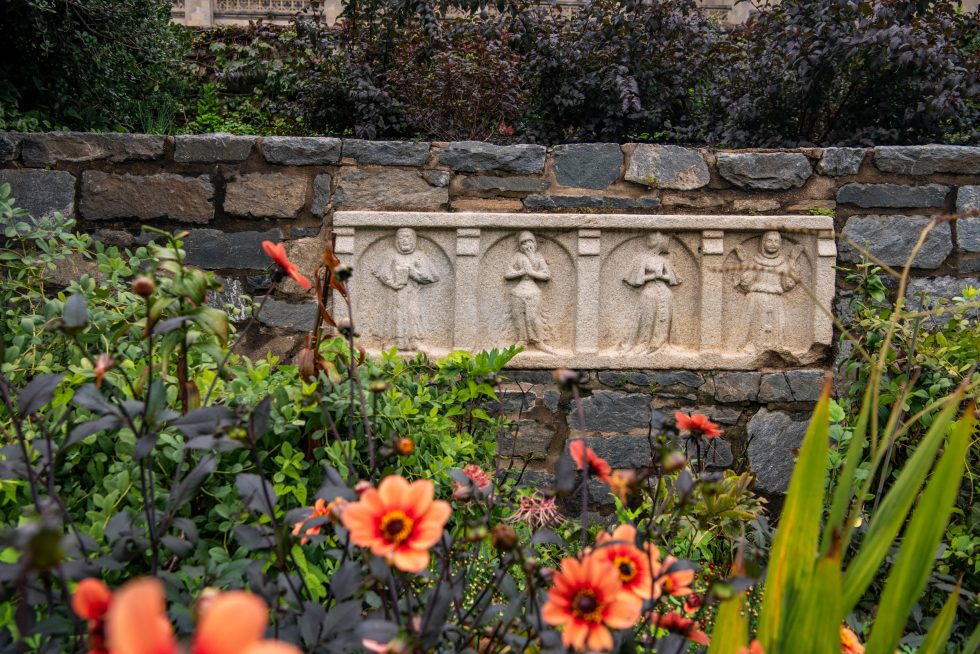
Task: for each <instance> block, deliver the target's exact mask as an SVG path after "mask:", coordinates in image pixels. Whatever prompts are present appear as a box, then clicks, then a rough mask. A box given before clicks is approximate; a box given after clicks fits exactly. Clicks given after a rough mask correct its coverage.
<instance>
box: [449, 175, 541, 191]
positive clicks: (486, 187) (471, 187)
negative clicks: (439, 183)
mask: <svg viewBox="0 0 980 654" xmlns="http://www.w3.org/2000/svg"><path fill="white" fill-rule="evenodd" d="M462 187H463V190H465V191H476V192H486V191H501V192H505V193H534V192H537V191H545V190H547V189H548V182H547V180H544V179H535V178H534V177H490V176H488V175H477V176H475V177H467V178H465V179H463V182H462Z"/></svg>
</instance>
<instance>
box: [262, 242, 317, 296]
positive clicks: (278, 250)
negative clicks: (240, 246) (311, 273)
mask: <svg viewBox="0 0 980 654" xmlns="http://www.w3.org/2000/svg"><path fill="white" fill-rule="evenodd" d="M262 249H263V250H265V253H266V254H268V255H269V258H270V259H272V260H273V261H275V262H276V265H278V266H279V267H280V268H282V270H283V272H284V273H286V274H287V275H289V276H290V277H292V278H293V280H294V281H295V282H296V283H297V284H299V285H300V286H302V287H303V288H304V289H306V290H307V291H308V290H310V287H312V286H313V284H312V283H310V280H308V279H307V278H306V277H303V275H301V274H300V272H299V268H297V267H296V264H295V263H293V262H292V261H290V260H289V257H287V256H286V246H284V245H283V244H282V243H273V242H272V241H262Z"/></svg>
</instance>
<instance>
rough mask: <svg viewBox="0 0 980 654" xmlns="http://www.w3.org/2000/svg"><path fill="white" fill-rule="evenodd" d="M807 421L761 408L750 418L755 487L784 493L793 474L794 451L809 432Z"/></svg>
mask: <svg viewBox="0 0 980 654" xmlns="http://www.w3.org/2000/svg"><path fill="white" fill-rule="evenodd" d="M806 427H807V422H806V420H797V419H794V417H793V416H791V415H790V414H788V413H785V412H783V411H769V410H767V409H760V410H759V412H758V413H757V414H755V415H754V416H752V419H751V420H749V426H748V434H749V449H748V454H749V466H750V467H751V468H752V471H753V472H754V473H755V474H756V484H755V486H756V489H757V490H760V491H762V492H763V493H773V494H775V493H785V492H786V489H788V488H789V480H790V478H791V477H792V475H793V465H794V459H795V457H794V456H793V450H795V449H797V448H799V446H800V444H801V443H803V436H804V435H806Z"/></svg>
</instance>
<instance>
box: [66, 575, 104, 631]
mask: <svg viewBox="0 0 980 654" xmlns="http://www.w3.org/2000/svg"><path fill="white" fill-rule="evenodd" d="M111 600H112V591H111V590H109V587H108V586H106V585H105V582H104V581H102V580H101V579H95V578H94V577H89V578H88V579H82V580H81V581H80V582H78V587H77V588H75V594H74V595H72V597H71V608H72V610H73V611H75V615H77V616H78V617H80V618H84V619H85V620H101V619H102V617H103V616H104V615H105V613H106V611H108V610H109V602H110V601H111Z"/></svg>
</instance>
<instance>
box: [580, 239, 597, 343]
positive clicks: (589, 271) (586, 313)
mask: <svg viewBox="0 0 980 654" xmlns="http://www.w3.org/2000/svg"><path fill="white" fill-rule="evenodd" d="M600 252H601V233H600V231H599V230H598V229H580V230H578V258H577V260H576V275H577V277H578V313H577V316H576V325H575V349H576V350H578V351H579V352H585V353H591V352H598V351H599V300H600V298H599V273H600V260H599V253H600Z"/></svg>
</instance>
